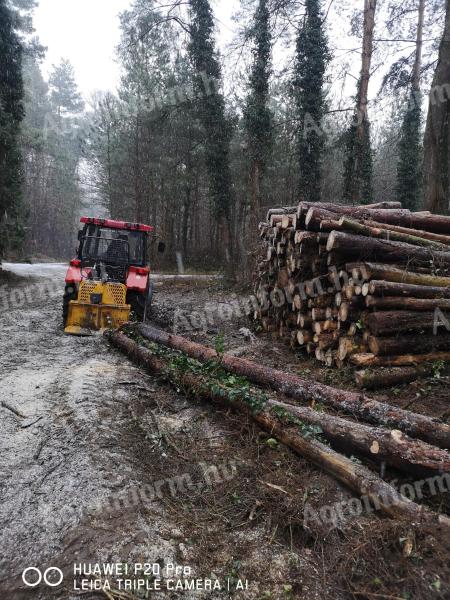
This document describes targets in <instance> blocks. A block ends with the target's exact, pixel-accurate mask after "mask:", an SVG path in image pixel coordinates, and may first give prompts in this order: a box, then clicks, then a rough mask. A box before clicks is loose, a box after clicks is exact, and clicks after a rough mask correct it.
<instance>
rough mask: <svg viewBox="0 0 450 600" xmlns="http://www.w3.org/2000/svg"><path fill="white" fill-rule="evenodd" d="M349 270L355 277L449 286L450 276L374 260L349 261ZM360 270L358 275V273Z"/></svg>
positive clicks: (366, 279)
mask: <svg viewBox="0 0 450 600" xmlns="http://www.w3.org/2000/svg"><path fill="white" fill-rule="evenodd" d="M345 267H346V269H347V271H349V272H352V273H353V271H355V274H353V278H354V279H356V278H357V277H359V278H360V280H362V279H364V280H365V281H369V280H370V279H378V280H384V281H392V282H397V283H410V284H413V285H427V286H433V287H449V286H450V277H443V276H441V275H430V274H427V273H414V272H412V271H409V270H407V269H399V268H397V267H395V266H393V265H385V264H379V263H373V262H360V263H347V264H346V266H345ZM356 272H358V275H356Z"/></svg>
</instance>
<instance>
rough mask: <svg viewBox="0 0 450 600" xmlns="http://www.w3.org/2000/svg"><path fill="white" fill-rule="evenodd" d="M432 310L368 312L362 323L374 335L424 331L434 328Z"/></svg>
mask: <svg viewBox="0 0 450 600" xmlns="http://www.w3.org/2000/svg"><path fill="white" fill-rule="evenodd" d="M434 319H435V316H434V312H412V311H406V310H399V311H386V312H375V313H368V314H366V315H365V318H364V323H365V325H366V326H367V327H368V329H369V331H370V332H371V333H372V334H374V335H389V334H390V333H393V332H402V331H422V330H423V331H426V332H428V333H431V332H432V331H433V328H434Z"/></svg>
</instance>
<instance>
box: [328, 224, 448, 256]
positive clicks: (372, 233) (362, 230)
mask: <svg viewBox="0 0 450 600" xmlns="http://www.w3.org/2000/svg"><path fill="white" fill-rule="evenodd" d="M339 229H345V230H347V231H353V232H354V233H357V234H358V235H363V236H367V237H374V238H379V239H383V240H391V241H395V242H405V243H406V244H412V245H414V246H422V247H424V248H434V249H436V250H442V251H447V250H448V247H447V246H446V244H441V243H440V242H436V241H433V240H427V239H425V238H421V237H417V236H415V235H411V234H409V233H400V232H399V231H390V230H388V229H383V228H382V227H370V226H369V225H364V223H360V222H359V221H355V220H353V219H350V218H349V217H345V216H344V217H341V218H340V219H339Z"/></svg>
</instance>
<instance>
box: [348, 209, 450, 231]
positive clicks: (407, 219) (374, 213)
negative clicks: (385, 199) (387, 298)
mask: <svg viewBox="0 0 450 600" xmlns="http://www.w3.org/2000/svg"><path fill="white" fill-rule="evenodd" d="M365 212H366V214H367V216H366V217H365V218H366V219H367V220H372V221H378V222H379V223H390V224H391V225H401V226H402V227H408V228H410V229H422V230H425V231H430V232H432V233H442V234H444V235H448V232H449V231H450V217H446V216H444V215H427V214H421V213H411V212H409V211H408V210H404V209H403V210H383V209H369V210H368V211H365ZM359 216H361V217H364V212H362V213H360V214H359Z"/></svg>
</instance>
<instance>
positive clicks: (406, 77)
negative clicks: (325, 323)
mask: <svg viewBox="0 0 450 600" xmlns="http://www.w3.org/2000/svg"><path fill="white" fill-rule="evenodd" d="M36 5H37V1H36V0H1V2H0V11H1V20H0V26H1V36H2V37H1V41H2V42H1V43H2V57H4V58H5V60H2V73H1V74H0V76H1V81H0V95H1V98H2V103H1V109H0V110H1V113H0V127H1V130H0V132H1V135H0V140H1V146H0V162H1V165H2V169H1V180H0V219H1V220H0V240H1V247H2V252H3V253H4V254H5V253H6V254H9V255H12V256H20V257H24V258H29V257H39V256H42V257H49V258H53V259H62V258H67V257H69V256H70V254H71V253H72V252H73V237H74V231H75V228H76V222H77V220H78V219H79V216H80V215H81V214H84V213H86V212H87V213H89V214H90V213H96V214H100V215H103V214H107V215H110V216H111V217H112V218H120V219H126V220H129V221H135V222H145V223H150V224H152V225H153V226H154V227H155V229H156V235H155V236H154V243H155V242H156V241H157V240H164V242H165V243H166V246H167V249H168V252H167V254H166V260H167V261H168V262H170V263H171V264H172V263H174V264H175V258H174V257H175V253H176V252H181V253H182V254H183V256H184V259H185V261H186V263H187V264H189V265H190V266H192V267H199V266H201V267H202V268H210V267H214V266H217V265H219V266H221V267H223V268H226V269H227V270H228V271H229V272H230V273H232V272H233V271H236V265H238V264H239V265H241V266H243V267H244V268H243V269H239V271H240V272H243V273H248V272H249V269H251V262H252V260H251V259H252V253H253V252H254V242H255V232H256V234H257V226H258V223H259V222H260V221H262V220H263V218H264V214H265V212H266V209H267V207H269V206H289V205H293V204H295V203H298V201H300V200H306V201H308V202H317V201H322V202H338V203H343V204H351V205H354V204H368V203H372V202H377V201H396V200H398V201H401V202H402V204H403V206H404V207H405V208H410V209H411V210H416V211H417V210H422V209H426V210H430V211H432V212H438V213H441V214H448V210H449V158H448V157H449V139H450V138H449V132H448V128H449V121H448V112H449V106H450V84H449V83H448V81H449V70H450V42H449V27H450V3H449V2H448V1H447V2H446V1H445V0H406V1H405V0H402V1H400V0H360V1H358V2H355V1H350V0H334V1H333V0H258V1H250V0H242V2H241V3H240V5H239V6H238V7H237V11H236V14H235V16H234V23H235V30H234V31H233V32H232V38H231V41H229V42H228V43H227V44H226V46H225V47H221V45H220V40H218V22H217V21H216V18H215V14H214V5H213V4H212V3H211V2H209V0H189V1H188V2H184V1H181V0H178V1H175V2H170V3H168V4H167V3H158V2H156V1H154V0H134V1H133V2H132V3H131V4H130V8H129V9H128V10H125V11H124V12H123V13H122V14H121V16H120V23H121V41H120V44H119V46H118V48H117V49H116V53H117V60H118V61H119V64H120V67H121V81H120V86H119V88H118V89H117V90H108V91H100V90H99V91H98V92H95V93H93V94H92V95H91V97H89V98H83V97H82V94H81V93H80V91H79V89H78V87H77V81H76V76H75V72H74V69H73V67H72V65H71V64H70V62H69V61H68V60H67V59H64V58H62V59H61V61H60V63H59V64H56V65H54V66H53V69H52V71H51V73H50V74H49V75H48V77H47V78H46V77H45V76H44V75H43V71H42V68H41V63H42V60H43V58H44V56H45V52H46V49H45V48H44V47H43V46H42V45H41V43H40V41H39V39H38V37H37V36H36V33H35V31H34V28H33V10H34V9H35V7H36ZM6 62H7V63H8V66H6ZM205 257H208V258H207V259H206V258H205Z"/></svg>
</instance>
